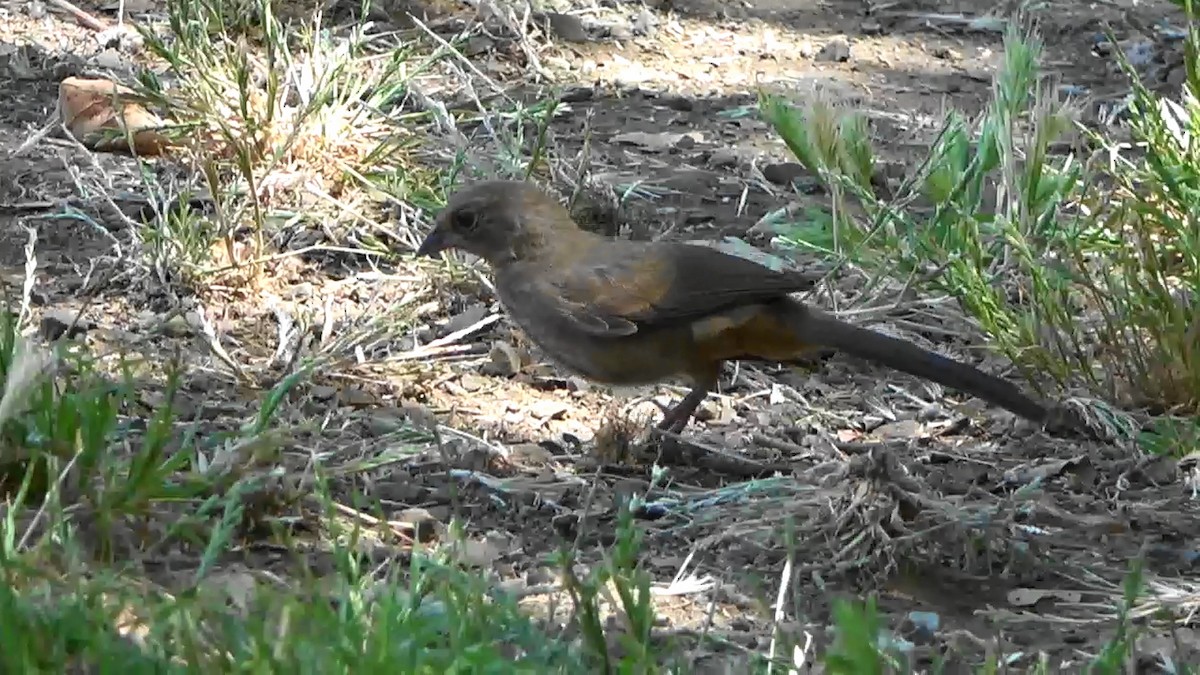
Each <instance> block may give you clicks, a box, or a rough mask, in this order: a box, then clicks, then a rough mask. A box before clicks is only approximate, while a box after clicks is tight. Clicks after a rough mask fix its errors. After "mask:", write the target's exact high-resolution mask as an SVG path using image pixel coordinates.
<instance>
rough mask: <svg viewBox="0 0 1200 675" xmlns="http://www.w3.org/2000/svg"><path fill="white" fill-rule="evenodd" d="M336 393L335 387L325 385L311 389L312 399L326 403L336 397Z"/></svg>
mask: <svg viewBox="0 0 1200 675" xmlns="http://www.w3.org/2000/svg"><path fill="white" fill-rule="evenodd" d="M337 393H338V390H337V387H331V386H329V385H327V384H320V385H317V386H315V387H313V389H312V397H313V398H315V399H317V400H318V401H328V400H330V399H332V398H333V397H334V396H337Z"/></svg>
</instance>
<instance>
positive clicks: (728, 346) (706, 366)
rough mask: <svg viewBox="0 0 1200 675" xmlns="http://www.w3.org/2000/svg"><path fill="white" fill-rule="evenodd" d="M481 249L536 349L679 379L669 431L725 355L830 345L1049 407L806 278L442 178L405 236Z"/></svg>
mask: <svg viewBox="0 0 1200 675" xmlns="http://www.w3.org/2000/svg"><path fill="white" fill-rule="evenodd" d="M452 249H457V250H461V251H466V252H467V253H471V254H473V255H475V256H478V257H479V258H481V259H482V260H483V261H484V262H485V263H486V264H487V265H488V266H489V267H490V268H491V271H492V274H493V282H494V287H495V291H496V295H497V297H498V299H499V300H500V303H501V305H502V306H503V308H504V310H505V311H506V313H507V314H508V315H509V317H510V318H511V319H512V320H513V322H514V323H515V324H516V325H517V326H518V327H519V328H520V329H521V330H522V331H523V332H524V333H525V335H526V336H527V337H528V338H529V340H530V341H531V342H532V343H533V344H534V345H536V346H537V347H538V348H539V349H540V350H541V351H542V352H543V353H544V354H545V355H546V356H547V357H549V359H550V360H551V361H553V362H555V363H557V364H558V365H559V366H561V367H563V368H565V369H566V370H568V371H571V372H572V373H574V374H576V375H578V376H581V377H583V378H585V379H588V380H592V381H593V382H596V383H600V384H604V385H609V386H643V385H649V384H654V383H659V382H664V381H670V380H675V381H681V380H682V381H684V382H686V383H687V384H688V385H689V387H690V388H689V390H688V392H687V393H686V394H685V395H684V396H683V397H682V399H680V400H679V402H678V403H677V404H676V405H675V406H673V407H670V408H666V409H665V413H664V415H663V418H662V420H661V421H660V422H659V424H658V425H657V426H658V428H659V429H660V430H664V431H667V432H671V433H674V434H679V433H681V432H682V431H683V430H684V429H685V428H686V427H687V425H688V423H689V422H690V421H691V420H692V418H693V416H694V414H695V412H696V410H697V408H698V407H699V406H700V404H701V403H702V402H703V401H704V399H705V397H707V396H708V394H709V393H710V392H712V391H713V390H714V389H715V388H716V387H717V385H718V383H719V377H720V375H721V372H722V368H723V365H724V363H725V362H727V361H757V362H772V361H774V362H778V363H784V364H788V363H796V362H800V361H805V360H807V359H808V358H810V357H811V355H812V354H813V353H815V352H823V351H828V350H830V349H832V350H836V351H840V352H843V353H846V354H849V355H851V356H854V357H857V358H860V359H865V360H866V361H869V362H874V363H876V364H880V365H883V366H887V367H888V368H892V369H894V370H898V371H901V372H905V373H908V374H910V375H914V376H917V377H920V378H924V379H926V380H931V381H933V382H937V383H939V384H941V385H943V386H946V387H949V388H952V389H957V390H960V391H962V392H965V393H967V394H971V395H972V396H976V397H978V398H980V399H982V400H984V401H987V402H988V403H991V404H993V405H996V406H999V407H1002V408H1005V409H1007V410H1009V411H1011V412H1013V413H1015V414H1016V415H1018V416H1020V417H1023V418H1026V419H1028V420H1031V421H1033V422H1035V423H1043V424H1044V423H1045V422H1046V420H1047V416H1048V414H1049V410H1048V408H1047V406H1046V405H1044V404H1043V403H1041V402H1039V401H1036V400H1034V399H1033V398H1031V397H1030V396H1028V395H1026V394H1025V393H1023V392H1022V391H1021V389H1020V388H1019V387H1017V386H1016V385H1015V384H1013V383H1011V382H1009V381H1007V380H1004V379H1002V378H1000V377H997V376H995V375H991V374H988V373H986V372H984V371H982V370H980V369H978V368H975V367H974V366H972V365H969V364H966V363H962V362H959V361H955V360H953V359H950V358H947V357H945V356H942V355H940V354H936V353H934V352H932V351H929V350H926V349H924V348H922V347H919V346H917V345H915V344H913V343H911V342H908V341H905V340H902V339H899V338H895V337H892V336H889V335H884V334H882V333H879V332H876V331H873V330H870V329H868V328H864V327H860V326H857V325H854V324H851V323H848V322H846V321H843V320H841V319H838V318H837V317H835V316H833V315H832V314H830V313H828V312H825V311H823V310H821V309H819V308H817V307H813V306H810V305H808V304H805V303H804V302H801V301H800V300H797V299H795V298H793V297H792V296H791V294H792V293H796V292H800V291H805V290H809V289H811V288H813V286H815V284H816V279H815V278H813V277H812V276H811V275H806V274H802V273H800V272H797V271H791V270H775V269H771V268H769V267H766V266H764V265H761V264H759V263H757V262H754V261H752V260H749V259H747V258H743V257H741V256H736V255H732V254H729V253H725V252H722V251H719V250H717V249H715V248H712V247H709V246H704V245H701V244H689V243H685V242H679V241H633V240H626V239H619V238H612V237H607V236H603V235H600V234H597V233H594V232H590V231H587V230H584V229H583V228H581V227H580V226H579V225H578V224H577V223H576V222H575V221H574V220H573V219H572V217H571V214H570V212H569V211H568V210H567V209H566V207H565V206H563V205H562V204H561V203H559V201H558V200H557V199H556V198H554V197H553V196H551V195H550V194H548V193H547V192H545V191H543V190H542V189H541V188H540V187H538V186H537V185H535V184H533V183H532V182H529V181H520V180H503V179H487V180H480V181H475V182H472V183H469V184H467V185H465V186H463V187H461V188H459V189H458V190H456V191H454V192H453V193H452V194H451V195H450V196H449V198H448V199H447V201H446V205H445V206H444V207H443V208H442V209H441V210H440V211H439V213H438V214H437V215H436V217H435V218H434V222H433V227H432V229H431V230H430V231H429V233H428V234H427V235H426V237H425V238H424V240H423V241H422V242H421V244H420V245H419V247H418V248H417V251H416V255H417V256H418V257H430V258H436V257H437V256H438V255H439V254H440V253H441V252H443V251H447V250H452Z"/></svg>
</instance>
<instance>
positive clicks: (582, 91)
mask: <svg viewBox="0 0 1200 675" xmlns="http://www.w3.org/2000/svg"><path fill="white" fill-rule="evenodd" d="M595 97H596V89H595V88H594V87H571V88H570V89H568V90H566V91H564V92H563V94H562V96H560V97H559V99H558V100H560V101H562V102H563V103H581V102H583V101H590V100H592V99H593V98H595Z"/></svg>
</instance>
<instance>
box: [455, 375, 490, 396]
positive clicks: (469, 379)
mask: <svg viewBox="0 0 1200 675" xmlns="http://www.w3.org/2000/svg"><path fill="white" fill-rule="evenodd" d="M458 384H459V386H461V387H462V388H463V390H464V391H467V392H475V391H479V390H480V389H483V386H484V384H486V382H485V380H484V379H483V378H482V377H480V376H478V375H476V374H474V373H463V375H462V377H460V378H458Z"/></svg>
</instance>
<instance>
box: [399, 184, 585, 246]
mask: <svg viewBox="0 0 1200 675" xmlns="http://www.w3.org/2000/svg"><path fill="white" fill-rule="evenodd" d="M570 231H575V232H578V231H580V230H579V229H578V227H577V226H576V225H575V223H574V222H573V221H572V220H571V217H570V214H569V213H568V212H567V210H566V209H565V208H563V207H562V205H560V204H559V203H558V202H557V201H556V200H555V199H554V198H552V197H550V196H549V195H547V194H546V193H544V192H542V191H541V190H540V189H538V188H537V187H536V186H534V185H533V184H531V183H526V182H523V181H508V180H490V181H483V182H479V183H474V184H472V185H469V186H467V187H465V188H463V189H461V190H459V191H457V192H455V193H454V195H453V196H451V197H450V200H449V201H448V202H447V203H446V207H445V208H444V209H442V211H441V212H440V213H438V216H437V218H436V219H435V221H434V225H433V229H432V230H431V231H430V232H429V234H428V235H427V236H426V237H425V241H423V242H421V246H420V248H418V249H417V255H418V256H429V257H431V258H432V257H434V256H436V255H437V254H438V253H440V252H442V251H445V250H449V249H455V248H456V249H459V250H462V251H466V252H468V253H471V254H474V255H477V256H479V257H480V258H483V259H484V260H485V261H487V263H488V264H489V265H492V266H497V265H503V264H505V263H508V262H511V261H513V260H518V259H522V258H528V257H530V256H532V255H536V254H537V252H538V251H539V249H540V248H541V247H544V246H546V245H547V243H548V242H550V241H551V240H553V239H554V238H555V237H554V236H553V235H554V234H555V233H560V234H561V233H565V232H570Z"/></svg>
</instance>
